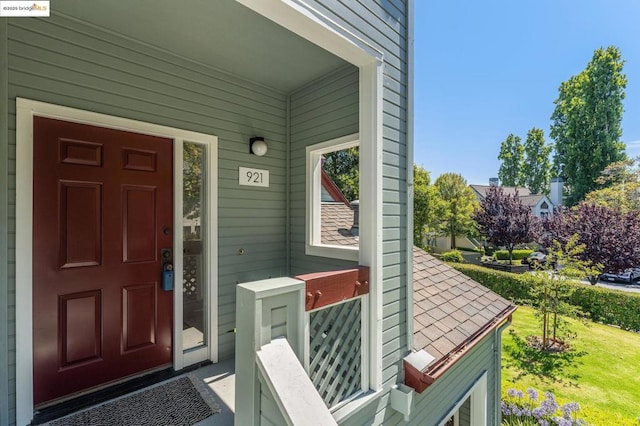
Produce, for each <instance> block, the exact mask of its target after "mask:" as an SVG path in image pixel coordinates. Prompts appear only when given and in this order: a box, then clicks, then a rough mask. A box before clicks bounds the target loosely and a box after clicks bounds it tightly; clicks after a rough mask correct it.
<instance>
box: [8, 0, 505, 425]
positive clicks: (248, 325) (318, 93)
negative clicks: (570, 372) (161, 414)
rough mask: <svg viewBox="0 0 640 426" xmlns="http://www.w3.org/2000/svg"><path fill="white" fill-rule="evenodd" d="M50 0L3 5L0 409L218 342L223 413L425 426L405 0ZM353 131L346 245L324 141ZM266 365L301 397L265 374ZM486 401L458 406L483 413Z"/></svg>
mask: <svg viewBox="0 0 640 426" xmlns="http://www.w3.org/2000/svg"><path fill="white" fill-rule="evenodd" d="M50 6H51V10H50V16H49V17H42V18H30V17H25V18H0V93H2V94H3V96H4V97H3V98H2V99H0V147H1V148H2V149H0V262H1V265H0V271H3V273H2V274H0V318H3V319H4V320H0V424H2V425H4V424H9V425H14V424H18V425H20V426H22V425H25V424H28V423H30V422H31V420H32V418H33V416H34V413H35V412H36V411H37V410H39V409H40V408H42V407H45V406H50V405H54V404H56V403H58V402H59V401H61V400H63V399H67V398H71V397H74V396H76V395H78V394H80V393H85V392H87V391H90V390H94V389H96V388H101V387H104V386H106V385H107V384H108V383H112V382H119V381H122V380H126V379H128V378H130V377H132V376H140V375H142V374H145V373H146V372H149V371H152V370H154V371H155V370H158V369H163V368H168V369H173V370H176V371H181V370H182V369H184V368H185V367H189V366H193V365H197V364H198V363H200V362H203V361H211V362H214V363H216V362H218V361H220V360H226V359H234V358H235V362H236V372H237V375H236V404H235V406H236V407H238V410H237V412H236V413H235V414H236V417H235V421H236V424H239V425H243V426H244V425H250V424H256V423H261V422H262V421H264V422H265V423H266V422H267V419H269V418H271V419H275V423H276V424H281V423H284V419H285V418H288V419H289V420H291V419H292V418H295V416H296V415H299V414H300V413H301V412H302V413H303V414H304V413H310V412H314V413H318V414H319V415H322V416H324V417H322V418H323V419H328V420H330V421H332V422H334V421H335V422H338V423H340V424H354V425H355V424H372V423H373V424H399V423H402V422H403V421H404V419H405V417H406V418H407V419H408V420H409V421H411V422H413V423H416V424H439V422H440V419H441V416H440V415H439V414H438V415H436V414H434V415H431V414H430V410H429V409H427V407H429V406H430V405H429V404H431V403H432V401H431V399H430V398H428V395H429V389H427V390H426V391H425V392H423V395H427V396H416V398H415V401H414V403H415V404H414V406H413V410H412V411H413V413H422V414H421V417H419V418H418V417H417V416H416V415H414V414H411V413H410V412H408V410H407V409H405V408H403V404H402V401H403V398H405V401H406V398H409V397H410V396H412V395H413V392H412V391H411V392H404V391H402V390H398V388H397V387H396V385H399V384H402V383H404V382H405V373H404V369H403V360H404V359H405V357H406V356H407V355H408V354H409V353H411V352H412V351H413V349H415V347H414V343H413V341H414V336H415V333H416V332H419V331H421V330H422V328H421V327H420V326H418V327H417V328H415V329H414V321H413V319H414V314H413V303H412V299H411V295H412V294H413V289H414V287H413V280H412V274H413V261H412V256H413V250H412V241H413V236H412V229H413V226H412V200H411V191H410V190H408V188H410V186H411V179H412V167H413V165H412V163H413V158H412V157H413V156H412V146H413V140H412V121H411V120H412V117H413V111H412V99H411V97H412V92H413V74H412V73H413V70H412V67H413V63H412V60H413V59H412V58H413V55H412V49H413V2H412V1H411V0H410V1H407V2H403V1H386V2H379V1H373V0H356V1H351V2H337V1H334V0H287V1H281V0H237V1H235V0H217V1H214V2H198V3H197V5H193V7H185V6H184V4H183V3H180V2H173V3H167V2H163V3H162V4H161V5H159V4H158V3H157V2H154V1H151V0H141V1H136V2H113V1H107V0H99V1H91V2H77V1H72V0H57V1H55V2H51V4H50ZM260 138H262V139H263V140H262V141H261V140H260ZM263 142H264V143H263ZM254 143H258V145H255V148H256V149H255V150H253V149H252V148H253V146H254V145H253V144H254ZM265 144H266V145H265ZM356 145H357V146H359V156H360V179H361V181H360V200H359V232H358V245H357V246H342V247H340V246H338V245H332V244H325V243H323V242H322V238H321V234H322V233H321V231H320V229H321V222H320V216H321V211H322V209H321V204H322V201H321V200H322V185H321V173H319V164H320V162H321V157H322V155H323V154H324V153H327V152H331V151H333V150H339V149H345V148H349V147H353V146H356ZM258 147H260V148H259V149H258ZM265 149H266V152H265ZM194 151H195V152H198V153H200V155H199V156H193V155H185V153H187V152H189V153H193V152H194ZM252 152H255V153H256V155H254V154H252ZM258 154H261V155H258ZM196 159H198V160H197V161H196ZM198 168H199V169H201V170H202V173H201V174H200V175H199V176H200V178H199V179H195V180H194V179H191V178H192V177H193V176H192V175H190V174H189V173H187V171H189V170H194V169H198ZM186 193H189V194H191V197H193V196H194V194H198V195H197V197H199V199H200V206H199V218H198V226H200V228H199V234H200V235H199V239H198V240H189V237H187V236H186V235H185V229H184V228H183V226H189V230H191V228H192V224H190V223H187V224H185V223H184V222H183V217H182V216H183V208H182V206H183V203H185V199H186V198H185V194H186ZM345 207H346V205H345ZM343 210H344V209H343ZM351 214H353V212H351ZM194 220H195V219H194ZM193 229H194V230H195V223H194V224H193ZM344 229H346V228H344ZM171 266H173V271H174V273H175V275H174V279H173V281H172V280H171V279H169V278H165V279H163V278H162V277H163V276H164V277H170V274H164V273H163V271H168V270H169V268H170V267H171ZM344 268H350V269H351V271H355V272H353V273H351V272H350V273H345V272H344ZM354 274H355V275H354ZM292 276H297V277H300V278H298V279H293V278H290V277H292ZM327 276H328V277H329V278H328V279H326V277H327ZM323 277H324V278H323ZM332 283H333V284H335V283H338V284H339V285H338V287H337V289H336V288H335V287H332V285H333V284H332ZM172 286H173V290H172ZM314 286H315V287H314ZM463 293H464V292H462V293H461V294H460V295H456V296H461V297H462V296H463ZM454 294H455V293H454ZM434 300H437V297H436V296H434ZM465 300H466V299H465ZM450 303H453V302H450ZM438 312H440V310H439V309H438V308H434V310H433V313H434V314H437V313H438ZM484 319H485V318H484V317H483V319H482V321H481V322H483V321H484ZM477 325H478V327H481V324H477ZM234 330H237V333H233V331H234ZM491 333H493V331H492V332H491ZM481 335H482V334H481ZM279 336H286V342H285V344H284V345H283V344H282V340H281V339H280V340H278V339H277V338H278V337H279ZM343 337H344V338H348V339H350V340H349V341H350V342H352V343H351V344H349V345H344V344H343V345H340V344H336V342H340V341H341V340H340V339H342V338H343ZM486 341H487V340H486V338H485V339H481V340H480V343H478V344H477V345H476V346H475V348H477V349H473V350H471V351H469V353H468V355H465V358H463V359H466V357H467V356H469V357H473V359H476V358H475V357H476V356H477V359H478V360H480V361H481V362H480V363H479V364H478V365H484V366H486V367H480V370H482V371H487V384H488V385H487V386H488V387H487V392H495V389H494V388H492V387H491V386H492V385H489V383H490V382H491V380H492V379H491V378H490V377H493V374H494V373H495V371H494V370H491V369H490V368H489V364H490V363H491V362H494V360H495V351H496V350H497V348H494V351H485V346H484V345H485V343H483V342H486ZM452 343H455V342H453V341H452ZM454 349H455V348H454ZM427 350H429V348H428V347H427ZM347 359H348V360H349V361H348V362H346V361H345V362H343V361H344V360H347ZM274 360H276V361H279V362H271V363H270V362H269V361H274ZM280 361H281V362H282V363H280ZM296 363H297V364H296ZM284 364H286V365H288V366H296V365H297V368H298V370H301V371H303V372H304V374H303V375H302V376H300V375H298V376H296V377H297V380H300V381H301V383H300V384H301V385H306V388H307V389H311V391H309V392H307V393H303V394H300V393H297V394H296V393H291V392H283V389H282V387H281V386H279V385H278V383H281V382H279V380H276V379H281V378H282V376H283V375H285V374H288V370H287V371H284V370H286V369H285V368H284V367H282V365H284ZM462 365H463V364H461V363H460V362H457V363H455V364H453V367H452V368H451V369H450V371H451V373H447V374H451V375H452V376H453V375H454V372H455V371H456V368H458V366H462ZM496 368H497V364H496ZM480 370H474V371H475V372H478V373H479V372H480ZM422 372H426V374H430V373H429V370H428V366H427V370H425V371H422ZM434 374H435V373H434ZM456 374H457V373H456ZM327 375H328V376H329V379H331V381H330V383H324V382H323V380H324V377H325V376H327ZM445 377H446V374H445V375H443V376H442V378H441V379H439V380H437V381H436V382H435V384H434V385H433V386H434V387H435V386H436V385H438V383H439V382H443V381H444V380H445ZM465 379H466V378H465ZM480 380H483V379H482V378H480ZM461 383H462V382H461ZM464 383H467V382H464ZM478 383H481V382H478ZM400 388H401V389H402V387H400ZM316 389H319V391H317V390H316ZM458 389H459V388H457V387H456V389H455V391H454V390H452V388H449V387H446V388H442V389H441V390H440V391H439V393H438V396H437V398H438V407H455V404H456V402H457V400H458V398H459V397H460V393H459V392H458ZM472 392H473V391H472ZM432 393H434V392H432ZM401 394H402V395H401ZM403 395H405V396H403ZM307 396H308V397H309V398H307ZM283 401H284V402H283ZM313 401H315V402H313ZM317 401H320V403H317ZM491 401H494V400H491V399H488V400H487V403H484V402H483V401H479V402H480V404H481V405H482V407H484V410H485V413H486V416H480V417H479V418H478V419H476V420H474V421H473V422H472V424H478V425H484V424H496V420H495V419H496V415H497V411H496V407H495V406H494V403H493V402H491ZM305 404H311V406H310V407H309V409H310V411H305V410H304V409H303V408H300V407H307V405H305ZM472 404H473V400H472ZM291 407H298V408H296V409H292V408H291ZM439 410H440V409H438V410H436V411H434V413H440V412H441V411H439ZM449 411H451V410H449ZM474 412H475V411H474Z"/></svg>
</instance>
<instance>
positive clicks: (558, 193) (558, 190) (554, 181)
mask: <svg viewBox="0 0 640 426" xmlns="http://www.w3.org/2000/svg"><path fill="white" fill-rule="evenodd" d="M563 183H564V182H562V178H559V177H554V178H551V188H550V194H549V198H550V199H551V202H552V203H553V207H554V208H556V209H557V208H559V207H562V187H563Z"/></svg>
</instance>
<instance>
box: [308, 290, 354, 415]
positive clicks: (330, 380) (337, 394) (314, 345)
mask: <svg viewBox="0 0 640 426" xmlns="http://www.w3.org/2000/svg"><path fill="white" fill-rule="evenodd" d="M360 304H361V300H360V299H354V300H352V301H350V302H346V303H341V304H339V305H334V306H330V307H328V308H325V309H321V310H318V311H315V312H312V313H311V314H310V320H309V322H310V324H309V330H310V342H309V343H310V344H309V349H310V352H311V353H310V360H309V361H310V362H309V376H310V377H311V381H312V382H313V384H314V385H315V386H316V389H318V392H319V393H320V395H321V396H322V399H324V402H325V404H327V407H329V408H331V407H333V406H335V405H336V404H338V403H339V402H341V401H343V400H345V399H346V398H347V397H349V396H351V395H353V394H354V393H355V392H357V391H359V390H360V382H361V377H362V372H361V366H362V362H361V351H362V342H361V336H360V335H361V331H362V324H361V315H360V310H361V305H360Z"/></svg>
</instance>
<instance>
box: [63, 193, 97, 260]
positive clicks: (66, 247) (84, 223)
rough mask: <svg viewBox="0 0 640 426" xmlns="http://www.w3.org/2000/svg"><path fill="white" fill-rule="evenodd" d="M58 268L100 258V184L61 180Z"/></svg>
mask: <svg viewBox="0 0 640 426" xmlns="http://www.w3.org/2000/svg"><path fill="white" fill-rule="evenodd" d="M59 188H60V213H59V217H60V224H59V226H60V264H61V266H60V267H61V268H77V267H81V266H97V265H100V263H101V262H102V226H101V225H102V185H101V184H99V183H90V182H69V181H61V182H60V185H59Z"/></svg>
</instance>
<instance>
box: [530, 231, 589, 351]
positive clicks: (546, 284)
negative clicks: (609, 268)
mask: <svg viewBox="0 0 640 426" xmlns="http://www.w3.org/2000/svg"><path fill="white" fill-rule="evenodd" d="M584 249H585V246H584V244H578V235H577V234H574V235H573V236H572V237H570V238H569V239H568V240H567V242H566V244H565V245H562V244H560V243H559V242H558V241H555V242H554V244H553V247H550V248H549V256H552V257H553V258H554V259H555V260H556V262H557V264H558V265H563V268H561V269H558V270H557V271H555V272H556V273H555V274H550V273H549V272H550V271H534V272H533V273H531V274H526V275H525V276H524V280H525V282H526V283H527V284H528V285H529V288H530V289H531V294H532V296H533V297H535V298H536V300H537V304H536V306H535V309H536V316H537V317H538V318H539V319H540V322H541V325H542V338H541V342H540V343H541V345H540V349H542V350H543V351H548V350H560V349H563V348H566V347H567V346H566V342H565V338H566V337H568V336H569V334H568V333H564V335H561V332H562V331H567V326H568V322H567V321H566V320H564V319H563V318H562V316H563V315H568V316H572V317H575V316H576V315H577V314H579V313H580V312H579V311H578V308H576V307H575V306H573V305H571V304H569V303H567V302H566V300H568V299H569V297H570V296H571V293H573V291H574V290H575V286H574V285H572V284H573V283H572V282H573V281H574V280H575V279H576V278H580V279H581V278H583V277H584V276H585V275H594V272H593V270H592V268H591V264H590V262H584V261H581V260H580V255H581V254H582V253H583V252H584ZM546 267H547V268H552V266H551V264H550V263H547V266H546ZM595 274H596V275H597V272H595Z"/></svg>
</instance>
